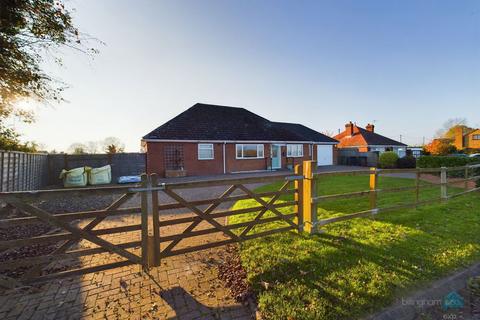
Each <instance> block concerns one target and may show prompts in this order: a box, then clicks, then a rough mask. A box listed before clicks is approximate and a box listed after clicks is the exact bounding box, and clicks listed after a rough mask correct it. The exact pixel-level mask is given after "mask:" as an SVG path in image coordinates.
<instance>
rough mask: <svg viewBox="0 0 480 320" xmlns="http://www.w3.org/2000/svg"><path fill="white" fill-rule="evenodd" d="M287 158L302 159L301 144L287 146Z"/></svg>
mask: <svg viewBox="0 0 480 320" xmlns="http://www.w3.org/2000/svg"><path fill="white" fill-rule="evenodd" d="M287 157H303V144H287Z"/></svg>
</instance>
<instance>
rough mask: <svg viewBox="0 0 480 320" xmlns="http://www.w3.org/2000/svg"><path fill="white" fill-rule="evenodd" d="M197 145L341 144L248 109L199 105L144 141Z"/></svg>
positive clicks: (172, 120)
mask: <svg viewBox="0 0 480 320" xmlns="http://www.w3.org/2000/svg"><path fill="white" fill-rule="evenodd" d="M143 138H144V139H157V140H195V141H202V140H204V141H208V140H216V141H311V142H319V143H322V142H323V143H337V141H336V140H334V139H332V138H330V137H327V136H326V135H323V134H321V133H319V132H317V131H315V130H312V129H310V128H307V127H305V126H303V125H300V124H294V123H280V122H272V121H269V120H267V119H265V118H262V117H260V116H258V115H256V114H255V113H252V112H250V111H248V110H246V109H244V108H234V107H226V106H218V105H211V104H202V103H197V104H195V105H194V106H192V107H191V108H189V109H188V110H186V111H185V112H182V113H181V114H179V115H178V116H176V117H175V118H173V119H171V120H170V121H168V122H166V123H165V124H163V125H161V126H160V127H158V128H156V129H155V130H153V131H152V132H150V133H148V134H147V135H145V136H144V137H143Z"/></svg>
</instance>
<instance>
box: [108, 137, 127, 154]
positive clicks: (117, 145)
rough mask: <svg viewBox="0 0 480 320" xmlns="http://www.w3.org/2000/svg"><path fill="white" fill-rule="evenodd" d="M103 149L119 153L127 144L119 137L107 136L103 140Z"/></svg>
mask: <svg viewBox="0 0 480 320" xmlns="http://www.w3.org/2000/svg"><path fill="white" fill-rule="evenodd" d="M102 149H103V151H105V152H106V153H109V154H114V153H119V152H123V150H125V144H124V143H123V142H122V141H121V140H120V139H119V138H116V137H107V138H105V139H104V140H103V141H102Z"/></svg>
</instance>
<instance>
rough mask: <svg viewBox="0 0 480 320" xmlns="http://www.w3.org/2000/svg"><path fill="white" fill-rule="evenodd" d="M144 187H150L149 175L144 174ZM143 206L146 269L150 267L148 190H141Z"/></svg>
mask: <svg viewBox="0 0 480 320" xmlns="http://www.w3.org/2000/svg"><path fill="white" fill-rule="evenodd" d="M141 179H142V184H141V186H142V188H147V187H148V176H147V175H146V174H145V173H144V174H142V177H141ZM140 196H141V201H142V203H141V207H142V217H141V222H142V266H143V268H144V269H146V268H148V194H147V192H146V191H141V194H140Z"/></svg>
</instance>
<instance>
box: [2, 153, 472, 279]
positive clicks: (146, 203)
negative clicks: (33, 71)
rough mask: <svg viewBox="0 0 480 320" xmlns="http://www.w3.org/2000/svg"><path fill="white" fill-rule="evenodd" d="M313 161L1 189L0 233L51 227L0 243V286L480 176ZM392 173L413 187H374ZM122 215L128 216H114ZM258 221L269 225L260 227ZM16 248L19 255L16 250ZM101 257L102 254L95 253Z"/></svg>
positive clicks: (215, 240)
mask: <svg viewBox="0 0 480 320" xmlns="http://www.w3.org/2000/svg"><path fill="white" fill-rule="evenodd" d="M313 166H315V163H314V162H311V161H305V162H304V163H303V164H302V165H297V166H296V167H295V172H294V173H293V174H292V173H281V174H274V175H272V174H269V175H264V176H255V177H242V178H237V179H226V178H225V179H215V180H203V181H192V182H174V183H159V181H158V177H157V176H156V175H155V174H153V175H142V182H141V184H138V185H133V186H132V185H130V186H107V187H97V188H79V189H55V190H40V191H34V192H4V193H0V202H1V203H4V204H8V206H6V207H5V206H4V207H3V209H2V210H6V209H7V208H9V209H11V208H12V207H14V208H16V211H17V212H16V213H17V214H16V215H15V216H13V217H6V218H5V217H3V218H2V219H1V220H0V229H1V230H7V229H12V230H14V229H15V228H28V226H35V225H37V224H39V223H43V224H46V225H49V226H51V227H52V228H51V229H50V230H49V231H48V232H46V233H43V234H36V235H34V236H26V237H21V236H15V237H10V238H8V239H6V240H3V241H0V258H2V257H3V258H2V261H1V263H0V274H1V276H0V286H3V287H16V286H22V285H25V284H31V283H38V282H45V281H48V280H51V279H58V278H63V277H71V276H78V275H82V274H86V273H91V272H98V271H103V270H107V269H111V268H117V267H123V266H128V265H132V264H136V265H140V266H142V267H143V268H144V269H148V268H149V267H154V266H159V265H160V262H161V260H162V259H163V258H166V257H170V256H174V255H179V254H185V253H190V252H195V251H198V250H203V249H209V248H213V247H217V246H222V245H226V244H230V243H236V242H241V241H245V240H250V239H254V238H258V237H263V236H268V235H272V234H275V233H279V232H285V231H289V230H297V231H298V232H304V231H305V232H307V233H315V232H317V231H319V229H320V228H322V227H323V226H324V225H326V224H330V223H334V222H339V221H343V220H348V219H353V218H359V217H366V216H372V215H376V214H377V213H378V212H380V211H388V210H396V209H401V208H408V207H416V206H419V205H422V204H425V203H428V202H431V201H437V200H440V201H446V200H448V199H449V198H451V197H456V196H460V195H463V194H467V193H470V192H474V191H478V190H479V189H480V188H478V187H475V188H471V189H468V188H465V190H464V191H462V192H460V193H456V194H454V195H448V194H447V186H448V185H449V183H450V182H449V181H448V179H447V176H448V172H453V171H459V170H460V171H462V172H465V177H464V179H462V180H460V181H459V180H456V181H455V183H457V184H458V183H460V182H464V183H465V187H467V184H468V183H469V182H470V181H476V180H478V179H480V176H479V175H475V174H472V173H474V172H478V169H479V168H480V165H475V166H468V167H459V168H439V169H408V170H396V169H395V170H378V169H375V168H373V169H371V170H357V171H349V172H326V173H314V172H313ZM395 173H413V174H415V177H416V179H415V180H414V181H415V185H414V186H408V187H401V188H390V189H380V188H378V185H377V181H378V176H379V175H381V174H395ZM431 173H435V174H439V175H440V177H441V179H440V182H439V183H429V184H421V183H420V181H421V180H420V176H421V175H422V174H431ZM362 174H363V175H368V176H370V179H369V180H370V187H369V188H368V189H366V190H363V191H356V192H351V193H347V194H345V193H344V194H327V195H320V193H319V190H318V189H319V188H321V179H322V177H325V176H329V175H362ZM270 183H278V185H279V188H278V189H277V190H275V191H268V192H254V191H253V190H254V189H255V187H256V186H258V185H259V184H270ZM434 186H440V194H439V197H438V198H435V199H430V200H429V201H420V199H419V194H420V190H421V189H423V188H431V187H434ZM199 189H200V190H203V191H204V192H203V193H202V194H203V196H201V197H198V196H197V197H196V198H193V199H189V196H188V195H189V194H191V193H192V190H199ZM205 190H207V191H206V192H205ZM214 190H216V191H214ZM409 190H410V191H413V192H414V193H415V195H416V197H415V201H414V202H412V203H408V204H403V205H393V206H389V207H384V208H380V207H379V206H378V203H377V197H378V195H379V194H381V193H384V192H404V191H409ZM210 191H211V192H210ZM205 194H207V195H205ZM215 194H217V195H215ZM108 196H110V197H111V198H112V203H111V204H110V205H109V206H107V207H106V208H104V209H101V210H90V211H78V212H66V213H57V214H54V213H52V212H48V211H47V210H45V209H42V208H41V207H42V203H44V202H45V201H52V200H55V199H63V200H70V201H80V200H78V199H86V201H88V199H89V197H108ZM364 196H367V197H369V199H370V208H369V209H368V210H365V211H360V212H355V213H351V214H345V215H342V216H336V217H331V218H326V219H322V220H319V219H317V211H318V210H317V207H318V206H319V204H321V203H322V201H326V200H330V199H344V198H355V197H364ZM74 199H77V200H74ZM239 200H251V201H252V203H251V205H248V206H246V207H231V204H233V203H234V202H236V201H239ZM131 204H132V205H131ZM178 210H184V211H187V212H188V213H189V214H183V213H181V214H180V213H178ZM242 215H243V216H244V217H245V215H246V217H247V218H246V219H242V220H239V221H241V222H234V223H225V220H226V219H227V218H228V217H232V216H242ZM2 216H4V215H2ZM124 217H129V219H126V220H118V219H117V218H121V219H123V218H124ZM165 217H167V218H165ZM112 221H113V222H115V221H116V224H115V223H113V224H112ZM102 226H103V228H102ZM259 226H262V227H259ZM265 226H269V227H267V228H264V227H265ZM257 227H259V228H258V230H257ZM166 229H173V230H175V232H173V233H171V232H170V233H168V232H164V231H165V230H166ZM213 234H217V235H220V236H218V237H208V241H206V242H204V243H201V242H200V241H199V242H196V241H183V240H186V239H195V238H196V237H202V236H207V235H208V236H209V235H213ZM183 242H187V244H186V245H185V243H183ZM182 243H183V245H182ZM44 246H47V249H48V250H46V251H42V250H39V249H42V248H44ZM48 246H49V247H48ZM35 250H39V253H38V254H31V252H34V251H35ZM25 252H27V253H28V254H23V253H25ZM104 255H107V257H111V259H106V258H99V259H95V257H98V256H104ZM5 257H7V258H5Z"/></svg>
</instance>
